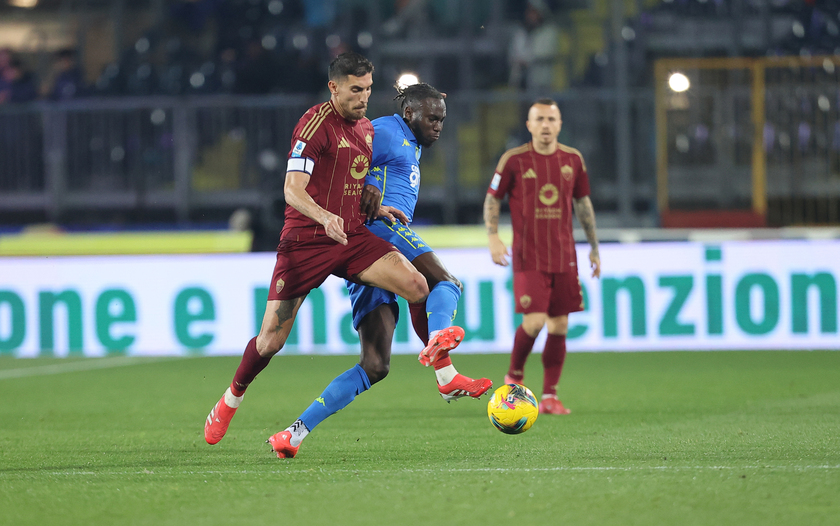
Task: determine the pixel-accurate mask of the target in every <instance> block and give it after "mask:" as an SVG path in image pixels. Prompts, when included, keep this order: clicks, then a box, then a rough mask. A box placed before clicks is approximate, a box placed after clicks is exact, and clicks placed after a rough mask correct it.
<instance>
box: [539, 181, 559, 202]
mask: <svg viewBox="0 0 840 526" xmlns="http://www.w3.org/2000/svg"><path fill="white" fill-rule="evenodd" d="M558 199H560V191H559V190H557V187H556V186H554V185H553V184H551V183H548V184H546V185H543V187H542V188H540V202H541V203H542V204H544V205H545V206H551V205H553V204H554V203H556V202H557V200H558Z"/></svg>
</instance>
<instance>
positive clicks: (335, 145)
mask: <svg viewBox="0 0 840 526" xmlns="http://www.w3.org/2000/svg"><path fill="white" fill-rule="evenodd" d="M372 144H373V125H371V123H370V121H369V120H368V119H366V118H362V119H359V120H358V121H349V120H347V119H345V118H344V117H342V116H341V114H339V113H338V110H337V109H336V108H335V106H334V105H333V103H332V101H328V102H325V103H323V104H318V105H317V106H313V107H311V108H309V110H308V111H307V112H306V113H305V114H304V115H303V117H301V118H300V120H299V121H298V123H297V126H295V130H294V134H293V136H292V149H291V151H289V159H288V164H287V167H286V170H287V171H301V172H307V173H309V174H310V179H309V184H308V185H307V187H306V191H307V192H308V193H309V195H310V196H312V199H313V200H314V201H315V202H316V203H317V204H318V206H320V207H321V208H323V209H325V210H327V211H329V212H332V213H333V214H335V215H337V216H339V217H341V218H343V219H344V231H345V232H350V231H352V230H355V229H356V228H358V227H359V226H361V225H362V224H363V223H364V221H365V216H364V215H362V213H361V211H360V209H359V203H360V201H361V196H362V187H363V186H364V183H365V176H366V175H367V173H368V168H369V167H370V159H371V146H372ZM324 235H326V233H325V232H324V227H323V226H322V225H320V224H319V223H316V222H315V221H313V220H312V219H309V218H308V217H306V216H305V215H303V214H302V213H300V212H299V211H297V210H295V209H294V208H292V207H291V206H288V205H286V219H285V223H284V224H283V231H282V232H281V233H280V239H288V240H297V241H300V240H304V239H312V238H314V237H317V236H324Z"/></svg>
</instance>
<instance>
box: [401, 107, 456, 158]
mask: <svg viewBox="0 0 840 526" xmlns="http://www.w3.org/2000/svg"><path fill="white" fill-rule="evenodd" d="M404 114H405V119H406V120H407V121H408V127H409V128H411V131H412V132H413V133H414V137H415V138H416V139H417V142H418V143H420V146H423V147H424V148H428V147H429V146H431V145H432V144H434V143H435V141H437V140H438V139H439V138H440V132H441V131H442V130H443V121H444V120H445V119H446V103H445V102H443V99H435V98H432V97H429V98H425V99H423V100H421V101H420V102H419V103H418V104H417V111H414V110H413V109H412V108H411V107H407V108H406V109H405V112H404Z"/></svg>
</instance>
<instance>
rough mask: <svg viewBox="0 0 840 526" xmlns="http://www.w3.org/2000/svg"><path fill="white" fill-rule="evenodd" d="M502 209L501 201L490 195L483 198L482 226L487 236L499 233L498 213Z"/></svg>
mask: <svg viewBox="0 0 840 526" xmlns="http://www.w3.org/2000/svg"><path fill="white" fill-rule="evenodd" d="M501 208H502V201H501V200H499V199H497V198H495V197H493V196H492V195H490V194H487V196H486V197H485V198H484V226H485V227H487V233H488V234H498V233H499V211H500V210H501Z"/></svg>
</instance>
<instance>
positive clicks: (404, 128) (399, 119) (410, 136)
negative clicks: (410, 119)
mask: <svg viewBox="0 0 840 526" xmlns="http://www.w3.org/2000/svg"><path fill="white" fill-rule="evenodd" d="M394 118H395V119H397V122H398V123H400V127H402V131H403V133H405V136H406V137H407V138H408V140H410V141H411V142H413V143H414V146H418V147H419V146H420V145H419V144H418V143H417V138H416V137H415V136H414V132H413V131H411V128H409V127H408V124H406V123H405V120H404V119H403V118H402V117H401V116H400V115H399V114H397V113H395V114H394Z"/></svg>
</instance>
